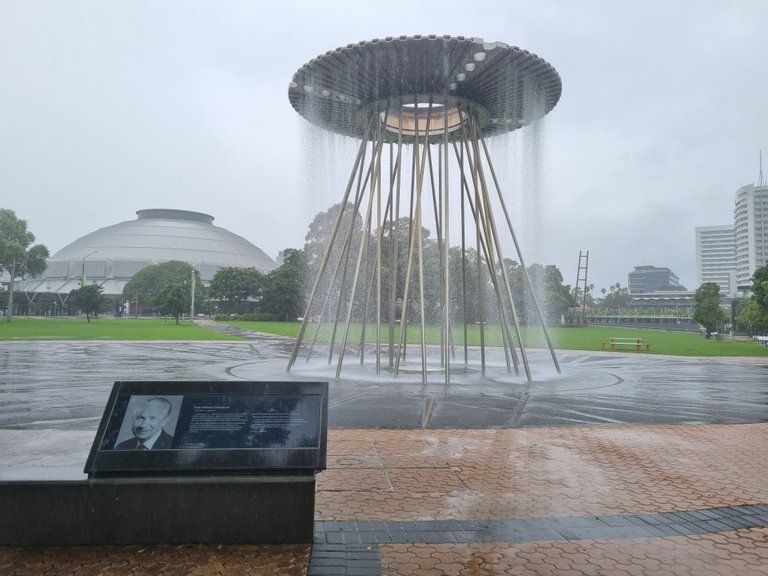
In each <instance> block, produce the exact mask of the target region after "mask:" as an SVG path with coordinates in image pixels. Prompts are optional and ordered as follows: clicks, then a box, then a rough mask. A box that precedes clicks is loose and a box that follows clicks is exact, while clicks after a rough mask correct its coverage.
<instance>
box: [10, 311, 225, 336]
mask: <svg viewBox="0 0 768 576" xmlns="http://www.w3.org/2000/svg"><path fill="white" fill-rule="evenodd" d="M238 339H239V338H237V337H234V336H228V335H226V334H221V333H219V332H214V331H212V330H208V329H207V328H204V327H202V326H195V325H191V324H189V322H185V323H184V322H182V323H180V324H176V322H175V321H174V320H162V319H155V318H151V319H149V318H147V319H145V318H139V319H137V318H111V317H102V318H96V319H92V320H91V321H90V322H87V321H86V320H85V318H29V317H19V316H16V317H14V318H13V321H12V322H6V321H5V318H0V340H238Z"/></svg>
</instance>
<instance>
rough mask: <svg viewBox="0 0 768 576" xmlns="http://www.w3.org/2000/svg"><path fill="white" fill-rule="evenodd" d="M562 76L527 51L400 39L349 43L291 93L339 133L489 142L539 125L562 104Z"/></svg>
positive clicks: (309, 67)
mask: <svg viewBox="0 0 768 576" xmlns="http://www.w3.org/2000/svg"><path fill="white" fill-rule="evenodd" d="M561 91H562V84H561V82H560V76H559V75H558V73H557V71H556V70H555V69H554V68H553V67H552V66H551V65H550V64H548V63H547V62H546V61H544V60H543V59H541V58H539V57H538V56H536V55H535V54H532V53H530V52H528V51H526V50H522V49H520V48H517V47H514V46H509V45H507V44H504V43H501V42H492V43H488V42H484V41H483V40H481V39H479V38H465V37H463V36H458V37H451V36H400V37H398V38H392V37H388V38H385V39H383V40H379V39H376V40H372V41H370V42H360V43H358V44H349V45H347V46H345V47H343V48H337V49H336V50H332V51H330V52H327V53H325V54H324V55H322V56H318V57H317V58H315V59H313V60H311V61H310V62H308V63H307V64H305V65H304V66H302V67H301V68H300V69H299V70H298V71H297V72H296V74H294V75H293V79H292V81H291V83H290V84H289V87H288V98H289V100H290V101H291V105H292V106H293V107H294V108H295V109H296V111H297V112H298V113H299V114H301V115H302V116H303V117H304V118H306V119H307V120H309V121H310V122H312V123H314V124H317V125H319V126H321V127H323V128H325V129H327V130H330V131H332V132H337V133H340V134H345V135H347V136H354V137H357V138H368V137H369V136H368V134H370V133H371V132H370V131H369V127H370V123H371V122H372V121H374V120H376V119H378V120H379V121H380V122H381V125H382V126H383V127H384V128H386V130H385V131H384V132H383V133H384V136H385V138H387V139H389V140H394V139H396V138H398V135H400V137H402V138H403V139H404V140H406V141H408V140H412V139H414V138H415V137H420V138H423V137H424V135H425V134H427V133H428V134H429V135H430V137H437V136H438V135H439V136H440V137H442V136H443V135H444V134H445V132H448V133H449V138H451V139H453V138H460V137H461V136H460V134H461V133H462V130H460V128H461V127H462V125H463V123H464V122H465V121H466V120H467V119H468V118H470V117H471V118H474V119H475V120H476V121H477V124H478V126H479V127H480V130H481V132H482V133H483V134H484V135H486V136H491V135H494V134H500V133H504V132H509V131H511V130H516V129H517V128H520V127H521V126H525V125H526V124H529V123H531V122H533V121H535V120H538V119H539V118H541V117H542V116H544V115H545V114H546V113H547V112H549V111H550V110H551V109H552V108H554V106H555V104H557V102H558V100H559V99H560V94H561Z"/></svg>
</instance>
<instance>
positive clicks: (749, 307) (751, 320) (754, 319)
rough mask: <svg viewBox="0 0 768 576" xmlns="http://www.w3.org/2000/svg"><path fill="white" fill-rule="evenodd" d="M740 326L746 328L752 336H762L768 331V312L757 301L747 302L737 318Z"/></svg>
mask: <svg viewBox="0 0 768 576" xmlns="http://www.w3.org/2000/svg"><path fill="white" fill-rule="evenodd" d="M736 322H737V323H738V324H739V326H741V327H743V328H746V329H747V331H748V332H749V333H750V334H760V333H762V332H765V331H767V330H768V312H766V311H765V310H764V309H763V307H762V306H760V304H758V302H757V300H752V299H750V300H747V301H746V303H745V305H744V306H743V307H742V308H741V310H740V312H739V315H738V316H737V317H736Z"/></svg>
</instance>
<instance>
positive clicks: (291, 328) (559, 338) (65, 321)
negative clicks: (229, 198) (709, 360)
mask: <svg viewBox="0 0 768 576" xmlns="http://www.w3.org/2000/svg"><path fill="white" fill-rule="evenodd" d="M230 324H232V325H233V326H237V327H241V328H245V329H248V330H254V331H257V332H266V333H269V334H279V335H283V336H290V337H295V336H297V335H298V333H299V327H300V324H299V323H298V322H230ZM315 328H316V326H315V325H310V326H309V328H308V333H307V335H306V336H305V339H307V338H311V337H312V334H313V333H314V332H313V331H314V330H315ZM331 328H332V326H331V325H330V324H321V325H320V326H319V329H320V335H319V337H320V338H321V339H323V340H329V339H330V335H331ZM360 330H361V326H360V325H358V324H355V325H353V326H351V328H350V335H349V339H348V342H350V343H356V342H357V341H358V340H359V338H360ZM366 330H367V333H366V340H368V341H369V342H371V341H373V339H374V338H375V335H374V333H373V331H372V330H371V327H370V326H368V328H367V329H366ZM549 333H550V337H551V339H552V343H553V345H554V346H555V348H557V349H560V350H592V351H595V350H602V347H601V342H604V341H608V340H609V339H610V338H611V337H612V336H613V337H618V338H642V339H643V342H648V343H650V344H651V349H650V350H649V351H647V352H646V351H645V350H643V351H642V352H632V353H633V354H670V355H674V356H765V357H768V349H766V348H764V347H762V346H759V345H757V344H755V343H753V342H752V341H750V340H707V339H706V338H704V336H703V335H702V334H700V333H690V332H670V331H666V330H650V329H644V328H615V327H606V326H586V327H583V328H558V327H555V328H550V329H549ZM341 337H342V335H341V334H337V336H336V338H337V341H339V340H340V339H341ZM395 337H396V338H399V332H398V333H397V334H396V336H395ZM484 337H485V342H486V344H487V345H488V346H499V345H501V343H502V340H501V333H500V330H499V329H498V327H495V326H487V327H486V329H485V331H484ZM522 337H523V341H524V342H525V344H526V346H527V347H531V348H541V347H545V346H546V340H545V339H544V335H543V332H542V331H541V329H524V330H523V331H522ZM382 338H383V339H386V338H387V331H386V330H384V333H383V334H382ZM453 338H454V343H455V344H456V345H457V346H460V345H461V344H462V342H463V341H464V333H463V329H462V328H457V329H455V330H454V334H453ZM515 338H517V336H515ZM237 339H238V338H237V337H235V336H228V335H225V334H221V333H219V332H214V331H213V330H209V329H207V328H205V327H203V326H197V325H190V324H189V323H187V322H183V323H181V324H178V325H177V324H176V323H175V322H174V321H173V320H162V319H143V318H142V319H136V318H122V319H115V318H108V317H103V318H97V319H95V320H92V321H91V322H86V321H85V319H81V318H28V317H15V318H14V319H13V322H11V323H8V322H5V321H4V319H0V340H27V341H29V340H237ZM420 339H421V335H420V333H419V330H418V329H417V328H411V329H410V330H409V332H408V341H409V342H410V343H413V344H416V343H418V342H419V341H420ZM467 341H468V342H469V343H470V345H477V344H479V343H480V328H479V326H471V327H470V328H469V330H468V333H467ZM427 342H428V343H430V344H436V343H439V342H440V329H439V327H434V326H432V327H429V328H428V331H427ZM625 351H626V350H625Z"/></svg>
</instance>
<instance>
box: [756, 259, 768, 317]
mask: <svg viewBox="0 0 768 576" xmlns="http://www.w3.org/2000/svg"><path fill="white" fill-rule="evenodd" d="M752 300H753V301H755V302H757V304H758V306H760V308H762V310H763V311H764V312H765V313H766V314H768V265H766V266H761V267H760V268H758V269H757V270H755V273H754V274H752Z"/></svg>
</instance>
